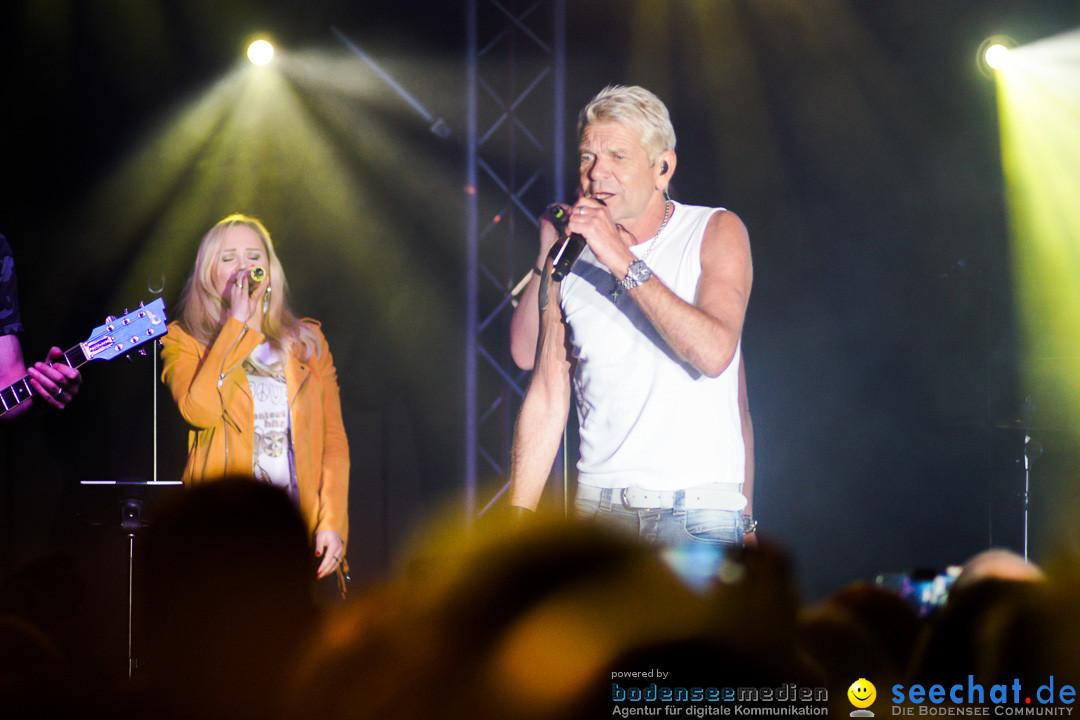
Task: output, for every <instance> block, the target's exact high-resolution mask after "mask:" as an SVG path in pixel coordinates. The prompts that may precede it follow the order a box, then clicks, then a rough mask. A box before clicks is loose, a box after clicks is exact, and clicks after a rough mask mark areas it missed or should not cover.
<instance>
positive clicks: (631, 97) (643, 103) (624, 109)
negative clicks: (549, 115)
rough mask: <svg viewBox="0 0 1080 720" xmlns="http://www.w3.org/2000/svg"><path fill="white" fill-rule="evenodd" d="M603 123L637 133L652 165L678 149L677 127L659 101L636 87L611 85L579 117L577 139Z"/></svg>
mask: <svg viewBox="0 0 1080 720" xmlns="http://www.w3.org/2000/svg"><path fill="white" fill-rule="evenodd" d="M602 122H617V123H619V124H620V125H625V126H626V127H628V128H630V129H632V130H636V131H637V133H638V135H639V136H640V138H641V146H642V147H643V148H645V152H646V153H647V154H648V156H649V163H650V164H652V163H655V162H656V158H657V157H659V156H660V153H662V152H664V151H665V150H671V151H674V150H675V128H674V127H673V126H672V125H671V117H670V116H669V115H668V109H667V107H666V106H665V105H664V103H663V102H661V101H660V98H658V97H656V95H653V94H652V93H651V92H649V91H648V90H646V89H645V88H643V87H638V86H637V85H630V86H626V85H608V86H607V87H606V88H604V89H603V90H601V91H600V92H599V93H597V95H596V97H594V98H593V99H592V100H590V101H589V104H588V105H586V106H585V108H584V109H583V110H582V111H581V115H579V116H578V139H579V140H580V139H581V136H582V134H583V133H584V132H585V128H587V127H588V126H590V125H594V124H596V123H602Z"/></svg>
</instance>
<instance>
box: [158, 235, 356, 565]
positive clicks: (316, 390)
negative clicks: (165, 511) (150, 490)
mask: <svg viewBox="0 0 1080 720" xmlns="http://www.w3.org/2000/svg"><path fill="white" fill-rule="evenodd" d="M256 268H259V269H261V271H262V272H261V273H260V272H259V270H256ZM286 290H287V286H286V284H285V272H284V270H282V267H281V262H280V261H279V260H278V257H277V255H276V254H275V253H274V246H273V243H272V242H271V241H270V235H269V233H268V232H267V230H266V228H265V227H263V225H262V223H260V222H259V221H258V220H256V219H254V218H251V217H246V216H244V215H231V216H229V217H227V218H225V219H224V220H222V221H221V222H219V223H218V224H217V225H215V226H214V227H212V228H211V229H210V231H209V232H208V233H207V234H206V236H205V237H204V238H203V239H202V242H201V244H200V245H199V251H198V255H197V256H196V258H195V269H194V270H193V272H192V274H191V277H190V278H188V282H187V284H186V285H185V288H184V292H183V296H182V297H181V300H180V304H179V307H178V317H179V319H178V320H177V321H176V322H173V323H172V324H170V326H169V333H168V335H167V336H166V337H165V339H164V340H163V348H164V349H163V350H162V357H163V359H164V370H163V371H162V379H163V380H164V381H165V384H166V385H168V386H169V389H170V391H171V392H172V395H173V399H174V400H175V401H176V404H177V406H178V407H179V409H180V414H181V415H182V416H183V417H184V419H185V420H186V421H187V422H188V424H189V425H190V426H191V431H190V434H189V437H188V459H187V466H186V467H185V469H184V475H183V479H184V482H185V483H188V484H191V485H195V484H198V483H204V482H211V481H214V480H220V479H222V478H225V477H251V478H254V479H256V480H260V481H263V482H267V483H271V484H273V485H276V486H279V487H281V488H282V489H283V490H285V491H286V492H288V493H289V495H290V496H291V497H292V498H293V499H294V501H295V502H296V503H297V505H298V507H299V508H300V512H301V514H302V515H303V517H304V519H305V520H306V521H307V524H308V528H309V530H310V531H311V532H312V533H313V537H314V544H315V554H316V556H317V557H318V558H321V561H320V562H319V565H318V569H317V571H316V573H317V576H318V577H319V578H323V577H326V576H328V575H330V574H331V573H333V572H335V571H339V577H344V570H345V568H344V553H345V543H346V542H347V540H348V528H349V524H348V493H349V445H348V440H347V439H346V437H345V428H344V425H343V424H342V420H341V399H340V397H339V394H338V384H337V371H336V370H335V369H334V363H333V358H332V357H331V355H330V350H329V348H328V347H327V344H326V339H325V338H324V337H323V334H322V331H321V330H320V329H319V323H318V322H316V321H314V320H311V319H306V318H305V319H298V318H297V317H296V316H295V315H293V313H292V311H290V310H289V307H288V304H287V302H286Z"/></svg>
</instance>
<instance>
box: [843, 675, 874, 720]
mask: <svg viewBox="0 0 1080 720" xmlns="http://www.w3.org/2000/svg"><path fill="white" fill-rule="evenodd" d="M847 697H848V700H849V701H850V702H851V704H852V705H854V706H855V709H854V710H852V711H851V717H874V713H873V712H871V711H870V710H867V709H866V708H868V707H870V706H871V705H873V704H874V700H876V699H877V688H875V687H874V683H872V682H870V681H869V680H867V679H866V678H859V679H858V680H856V681H855V682H853V683H851V687H849V688H848V690H847Z"/></svg>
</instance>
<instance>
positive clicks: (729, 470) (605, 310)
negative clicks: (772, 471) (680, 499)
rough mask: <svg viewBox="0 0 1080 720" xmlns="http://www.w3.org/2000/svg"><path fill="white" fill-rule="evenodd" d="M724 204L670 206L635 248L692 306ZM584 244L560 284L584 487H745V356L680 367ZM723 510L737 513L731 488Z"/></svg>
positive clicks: (738, 499) (738, 497) (738, 500)
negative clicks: (716, 368) (710, 232)
mask: <svg viewBox="0 0 1080 720" xmlns="http://www.w3.org/2000/svg"><path fill="white" fill-rule="evenodd" d="M722 211H723V209H722V208H707V207H697V206H689V205H682V204H679V203H674V208H673V211H672V215H671V218H670V220H669V221H668V224H667V225H666V226H665V227H664V229H663V230H662V231H661V233H660V234H659V235H658V236H657V237H655V238H653V239H652V240H649V241H647V242H644V243H640V244H638V245H634V246H633V247H632V248H631V251H632V252H633V253H634V254H635V255H636V256H637V257H639V258H642V259H644V260H645V262H646V264H647V265H648V266H649V268H650V269H651V270H652V271H653V274H655V275H656V276H657V277H659V278H660V279H661V280H662V281H663V283H664V284H665V285H666V286H667V287H668V288H670V289H671V291H672V292H674V293H675V294H676V295H677V296H679V297H680V298H682V299H683V300H685V301H686V302H688V303H693V302H694V299H695V295H696V291H697V283H698V278H699V277H700V276H701V241H702V238H703V237H704V235H705V227H706V225H707V224H708V222H709V218H711V217H712V215H713V214H714V213H716V212H722ZM614 284H615V279H614V277H613V276H612V274H611V272H609V271H608V270H607V268H605V267H604V266H603V265H601V264H600V263H599V261H597V259H596V256H595V255H594V254H593V253H592V250H590V249H589V248H588V247H586V248H585V250H584V251H583V252H582V254H581V257H579V258H578V261H577V262H576V263H575V264H574V267H573V269H572V271H571V272H570V274H569V275H567V276H566V277H565V278H564V279H563V281H562V286H561V296H560V303H561V305H562V309H563V314H564V317H565V319H566V322H567V324H568V326H569V328H570V336H571V337H570V341H571V345H572V352H573V355H574V358H575V360H576V369H575V373H574V388H575V391H576V393H577V409H578V421H579V423H580V428H581V459H580V460H579V461H578V466H577V467H578V471H579V476H578V482H579V483H582V484H585V485H592V486H596V487H601V488H620V487H628V486H638V487H642V488H646V489H649V490H678V489H683V488H689V487H694V486H696V485H703V484H706V483H712V482H725V483H741V482H742V481H743V473H744V468H745V463H746V458H745V449H744V446H743V439H742V426H741V418H740V415H739V357H740V353H741V346H739V347H736V350H735V355H734V357H733V358H732V361H731V364H730V365H728V367H727V368H726V369H725V370H724V372H723V373H721V374H720V376H719V377H716V378H710V377H707V376H705V375H702V374H701V373H699V372H698V371H697V370H695V369H694V368H693V367H692V366H690V365H689V364H688V363H685V362H683V361H681V360H680V359H679V358H678V356H677V355H676V354H675V353H674V351H672V350H671V349H670V348H669V347H668V345H667V343H666V342H665V341H664V340H663V339H662V338H661V337H660V335H659V333H658V332H657V331H656V330H655V329H654V328H653V326H652V324H651V323H650V322H649V320H648V319H647V318H646V317H645V315H644V313H642V312H641V310H640V308H639V307H638V306H637V303H636V302H635V301H634V300H633V298H631V297H629V295H628V293H625V292H624V293H622V294H621V295H620V296H619V298H618V301H617V302H613V301H612V299H611V291H612V289H613V287H614ZM721 505H722V509H728V510H741V509H742V508H743V507H745V505H746V499H745V498H744V497H743V496H742V494H741V493H739V492H736V491H734V489H733V491H732V492H731V493H730V497H728V498H726V499H725V500H724V501H722V502H721Z"/></svg>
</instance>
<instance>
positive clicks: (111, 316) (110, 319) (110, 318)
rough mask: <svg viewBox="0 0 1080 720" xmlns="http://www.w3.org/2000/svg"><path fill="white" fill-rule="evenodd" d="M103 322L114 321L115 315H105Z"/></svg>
mask: <svg viewBox="0 0 1080 720" xmlns="http://www.w3.org/2000/svg"><path fill="white" fill-rule="evenodd" d="M105 322H107V323H111V322H116V316H115V315H106V316H105Z"/></svg>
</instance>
